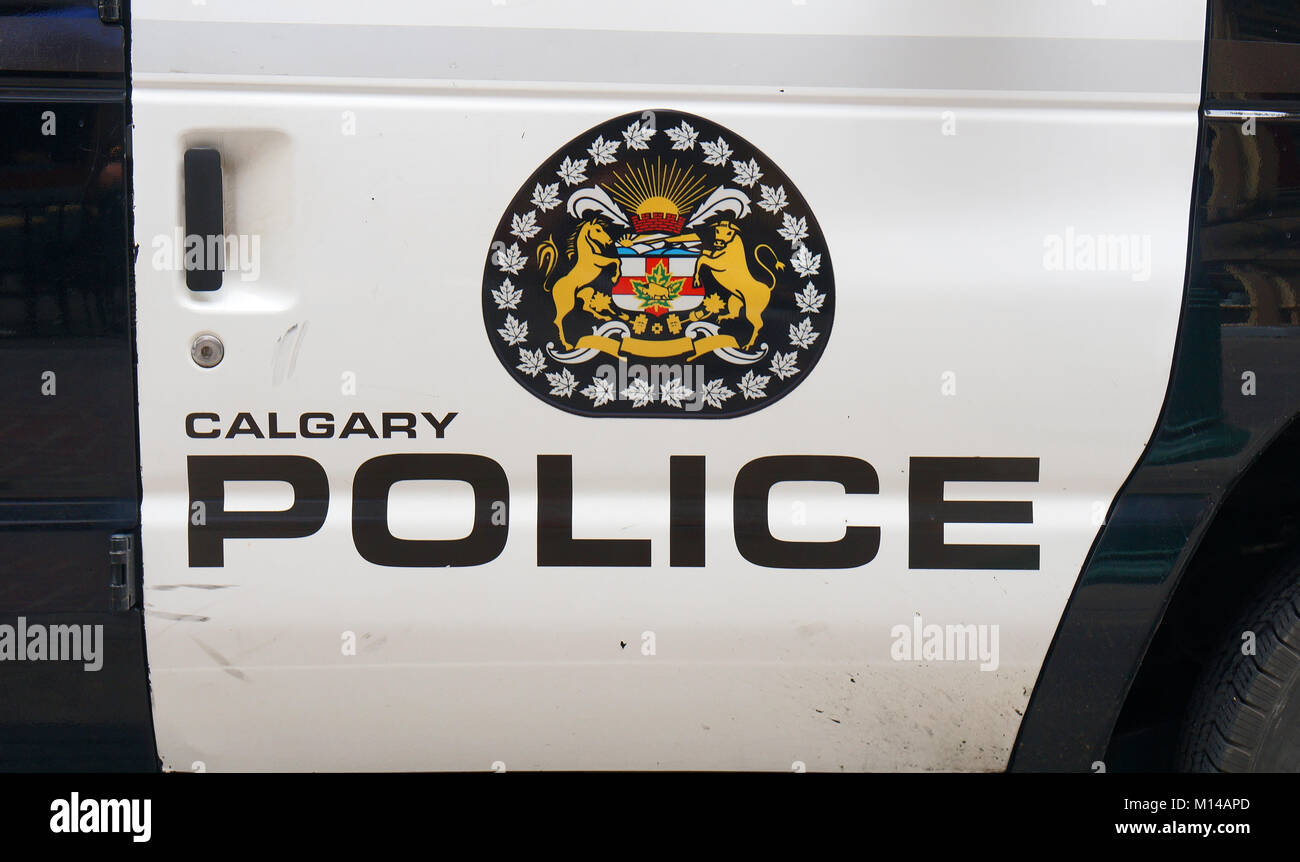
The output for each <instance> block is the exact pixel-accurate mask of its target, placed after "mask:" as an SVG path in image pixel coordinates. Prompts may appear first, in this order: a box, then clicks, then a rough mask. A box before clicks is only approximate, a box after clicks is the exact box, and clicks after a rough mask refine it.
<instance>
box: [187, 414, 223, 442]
mask: <svg viewBox="0 0 1300 862" xmlns="http://www.w3.org/2000/svg"><path fill="white" fill-rule="evenodd" d="M199 419H203V420H205V421H208V422H213V423H217V422H220V421H221V417H220V416H218V415H217V414H215V413H191V414H189V415H188V416H186V417H185V435H186V436H187V437H194V438H196V439H201V438H208V439H211V438H213V437H220V436H221V429H220V428H213V429H212V430H211V431H199V430H198V429H196V428H195V427H194V423H195V422H196V421H197V420H199Z"/></svg>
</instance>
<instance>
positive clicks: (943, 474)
mask: <svg viewBox="0 0 1300 862" xmlns="http://www.w3.org/2000/svg"><path fill="white" fill-rule="evenodd" d="M1037 481H1038V459H1037V458H912V459H911V466H910V468H909V477H908V491H907V496H908V510H909V518H908V520H909V522H910V523H909V526H908V542H907V547H908V557H907V566H908V568H910V569H1032V570H1037V569H1038V545H946V544H944V541H943V525H944V524H1032V523H1033V522H1034V504H1033V503H1032V502H1028V501H991V500H945V499H944V498H943V487H944V483H945V482H1037Z"/></svg>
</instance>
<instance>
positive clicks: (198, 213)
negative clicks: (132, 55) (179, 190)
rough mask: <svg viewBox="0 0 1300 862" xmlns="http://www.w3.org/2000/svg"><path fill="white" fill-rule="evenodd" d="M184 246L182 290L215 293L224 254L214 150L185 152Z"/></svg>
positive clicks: (218, 167) (218, 160) (218, 162)
mask: <svg viewBox="0 0 1300 862" xmlns="http://www.w3.org/2000/svg"><path fill="white" fill-rule="evenodd" d="M193 237H198V239H199V240H200V242H199V248H198V249H197V250H196V251H197V261H195V260H194V257H193V256H192V255H191V248H190V245H191V243H193V242H194V239H192V238H193ZM185 245H186V248H185V286H186V287H188V288H189V289H190V290H218V289H219V288H220V287H221V273H222V270H224V269H225V268H226V260H225V257H226V251H225V219H224V215H223V211H222V199H221V151H220V150H218V149H216V148H214V147H191V148H189V149H188V150H186V151H185ZM196 264H197V265H196Z"/></svg>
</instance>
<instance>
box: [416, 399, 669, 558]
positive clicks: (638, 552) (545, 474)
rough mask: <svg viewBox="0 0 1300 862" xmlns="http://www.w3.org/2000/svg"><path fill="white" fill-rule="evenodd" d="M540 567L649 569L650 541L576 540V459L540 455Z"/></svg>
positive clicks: (538, 464)
mask: <svg viewBox="0 0 1300 862" xmlns="http://www.w3.org/2000/svg"><path fill="white" fill-rule="evenodd" d="M426 415H427V414H426ZM537 565H539V566H648V565H650V540H649V539H575V538H573V456H572V455H538V456H537Z"/></svg>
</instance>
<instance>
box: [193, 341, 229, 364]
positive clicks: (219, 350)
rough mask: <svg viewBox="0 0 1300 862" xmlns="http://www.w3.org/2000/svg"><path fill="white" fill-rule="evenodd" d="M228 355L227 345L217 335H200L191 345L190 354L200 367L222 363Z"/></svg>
mask: <svg viewBox="0 0 1300 862" xmlns="http://www.w3.org/2000/svg"><path fill="white" fill-rule="evenodd" d="M225 355H226V347H225V345H224V344H222V343H221V339H220V338H217V337H216V336H215V335H200V336H199V337H198V338H196V339H194V344H193V345H191V346H190V356H191V357H192V358H193V359H194V363H195V364H196V365H198V366H199V367H200V368H212V367H214V366H216V365H219V364H221V359H222V357H224V356H225Z"/></svg>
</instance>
